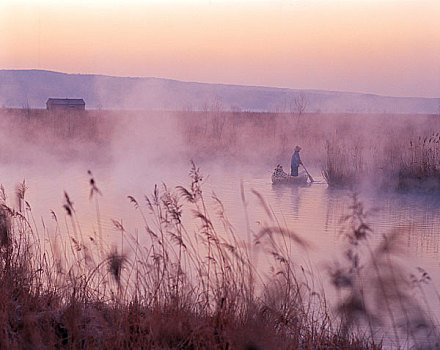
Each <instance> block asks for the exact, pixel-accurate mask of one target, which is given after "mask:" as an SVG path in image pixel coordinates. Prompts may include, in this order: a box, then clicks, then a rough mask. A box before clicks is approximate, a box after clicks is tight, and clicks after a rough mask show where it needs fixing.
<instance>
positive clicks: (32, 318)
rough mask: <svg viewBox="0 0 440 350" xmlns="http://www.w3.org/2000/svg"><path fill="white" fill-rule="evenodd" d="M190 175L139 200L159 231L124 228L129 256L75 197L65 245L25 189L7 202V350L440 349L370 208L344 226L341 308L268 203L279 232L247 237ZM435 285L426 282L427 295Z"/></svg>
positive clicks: (1, 213) (334, 273)
mask: <svg viewBox="0 0 440 350" xmlns="http://www.w3.org/2000/svg"><path fill="white" fill-rule="evenodd" d="M89 175H90V196H91V199H93V200H96V201H98V198H99V196H100V191H99V188H98V187H97V183H96V181H95V179H94V178H93V175H92V173H91V172H89ZM190 175H191V179H192V181H191V184H190V186H189V187H181V186H179V187H177V188H176V189H175V190H170V189H168V188H167V186H166V185H163V187H162V188H161V189H159V188H158V187H157V186H156V187H155V188H154V190H153V193H152V194H151V195H148V196H145V198H144V201H143V203H140V202H139V201H138V200H137V199H136V198H134V197H132V196H129V197H128V200H129V201H130V202H131V203H132V205H133V208H134V210H136V211H137V212H138V213H139V215H140V217H141V219H142V220H143V221H144V226H145V231H144V232H143V233H136V232H128V231H127V230H126V229H125V227H124V225H123V224H122V221H121V220H113V225H114V227H115V229H116V230H117V231H118V232H119V233H120V243H119V244H118V246H117V247H116V246H112V245H107V244H105V242H104V240H103V238H102V232H101V231H100V230H99V231H98V232H95V233H94V234H91V235H88V234H86V233H85V232H83V230H82V229H81V225H80V224H79V222H80V220H79V218H78V217H77V214H76V208H75V207H74V205H73V203H72V200H71V199H70V197H69V195H68V194H67V193H66V194H65V203H64V209H65V212H66V214H65V215H66V217H65V219H66V224H67V226H66V228H65V229H62V227H63V225H59V224H58V221H59V219H58V218H57V217H56V215H55V213H52V214H53V220H54V222H55V223H56V230H55V231H56V232H47V228H46V226H43V231H41V230H39V229H38V227H37V226H36V224H35V220H33V217H32V210H31V207H30V205H29V203H27V202H26V199H25V194H26V184H25V183H24V182H23V183H22V184H19V186H17V191H16V195H17V198H18V199H19V203H21V204H20V205H19V207H18V209H17V210H14V209H12V208H10V207H8V205H7V201H6V195H5V193H4V190H3V188H1V191H0V193H1V207H0V265H1V269H0V315H1V322H2V325H3V326H2V331H1V333H0V346H1V347H2V348H29V347H32V348H106V349H107V348H110V349H116V348H118V349H119V348H161V349H175V348H178V349H202V348H218V349H227V348H231V349H312V348H313V349H381V348H382V340H381V339H382V338H383V337H388V335H386V334H385V333H383V332H381V330H382V331H383V329H384V327H385V328H387V326H384V325H385V324H387V322H391V323H390V324H391V327H390V329H391V330H392V331H393V334H392V335H391V339H393V343H392V344H394V345H395V346H396V347H397V348H402V347H411V346H412V345H414V344H422V343H420V341H419V339H423V344H425V345H426V344H435V342H436V339H438V336H437V331H436V329H435V327H434V326H433V322H432V321H431V319H430V318H429V317H428V316H427V315H428V314H427V313H425V311H424V310H425V309H423V308H422V307H421V306H420V304H419V302H418V301H417V300H416V299H415V298H414V297H413V296H412V295H411V293H408V291H409V290H408V286H407V284H406V283H407V281H409V280H408V279H409V277H408V276H409V275H408V274H406V273H405V271H404V270H403V269H402V267H401V266H400V265H399V264H398V262H397V261H396V257H397V247H398V245H397V244H396V241H397V237H398V235H397V234H391V235H387V236H385V237H384V240H383V242H381V243H380V244H379V245H378V246H372V245H371V242H370V240H369V239H368V236H369V235H370V234H371V229H370V227H369V225H368V223H367V222H366V219H367V217H368V213H367V212H366V211H365V210H364V208H363V206H362V204H361V203H360V202H359V201H358V200H357V197H356V196H353V204H352V206H351V208H350V209H351V212H350V213H348V214H347V216H346V217H345V218H342V221H341V224H342V227H343V228H344V231H343V235H344V237H346V238H347V251H346V254H345V255H344V257H343V259H344V260H343V261H342V262H341V263H340V264H339V265H334V266H329V276H330V279H331V281H332V284H333V285H334V286H335V288H336V291H338V295H339V296H340V297H339V299H338V300H339V302H338V303H337V305H336V308H334V307H331V306H330V303H329V300H328V299H327V297H326V295H325V293H324V292H323V289H322V287H316V286H317V284H316V280H315V276H314V275H313V272H312V271H308V270H307V269H305V268H304V266H302V265H301V264H300V262H299V261H296V260H295V259H294V258H293V256H295V254H293V253H294V251H295V250H307V249H308V247H309V244H308V242H307V241H306V240H304V238H302V237H301V236H299V235H298V234H297V233H295V232H293V231H291V230H289V229H288V228H286V227H283V226H281V225H280V224H279V223H278V220H277V218H276V217H274V215H273V213H272V212H271V211H270V209H269V207H268V205H267V203H265V201H264V199H263V198H262V197H261V195H259V194H258V193H254V195H256V196H257V198H258V199H259V200H260V203H261V205H262V207H263V208H265V210H266V215H267V218H266V219H265V221H267V223H266V224H264V225H262V227H261V229H260V231H259V232H256V233H254V234H253V237H251V234H252V232H251V230H250V228H248V232H247V233H242V232H236V231H235V230H234V228H233V226H232V224H231V223H230V222H229V220H228V218H227V215H226V212H225V208H224V207H223V205H222V202H221V201H220V199H219V198H217V197H215V196H214V197H213V198H212V199H213V201H214V202H215V203H217V204H216V206H215V207H214V208H213V207H212V206H210V207H209V208H211V209H210V210H208V205H207V203H206V200H205V194H204V192H203V188H202V183H203V177H202V175H201V174H200V171H199V169H198V168H196V167H195V166H193V167H192V169H191V172H190ZM243 200H244V201H246V200H245V198H243ZM213 212H215V213H216V214H215V215H214V216H212V213H213ZM189 213H192V215H193V218H192V219H190V220H189V221H188V220H185V215H188V214H189ZM97 219H98V220H100V217H99V212H97ZM188 223H190V227H189V226H188ZM245 237H247V238H245ZM258 261H259V262H260V263H258ZM379 265H380V268H379ZM429 279H430V277H429V276H428V275H427V274H426V273H424V274H421V276H420V277H417V278H416V277H414V276H413V282H414V283H415V285H417V287H418V288H423V286H422V284H423V283H425V282H429ZM318 285H319V284H318ZM366 286H368V288H367V287H366ZM390 320H391V321H390ZM420 337H421V338H420Z"/></svg>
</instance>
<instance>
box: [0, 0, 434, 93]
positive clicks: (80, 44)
mask: <svg viewBox="0 0 440 350" xmlns="http://www.w3.org/2000/svg"><path fill="white" fill-rule="evenodd" d="M0 69H47V70H55V71H60V72H66V73H84V74H86V73H92V74H106V75H115V76H133V77H138V76H139V77H159V78H171V79H177V80H184V81H198V82H209V83H226V84H241V85H262V86H274V87H287V88H294V89H324V90H332V91H353V92H366V93H375V94H380V95H389V96H417V97H440V1H438V0H398V1H396V0H381V1H380V0H272V1H265V0H198V1H196V0H193V1H185V0H180V1H179V0H164V1H158V0H148V1H147V0H145V1H140V0H125V1H122V0H121V1H116V0H113V1H111V0H108V1H104V0H88V1H86V0H75V1H71V0H1V1H0Z"/></svg>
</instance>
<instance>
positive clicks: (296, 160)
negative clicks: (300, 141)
mask: <svg viewBox="0 0 440 350" xmlns="http://www.w3.org/2000/svg"><path fill="white" fill-rule="evenodd" d="M299 151H301V147H299V146H296V147H295V152H294V153H293V155H292V160H291V162H290V175H291V176H298V167H299V166H300V165H301V164H302V162H301V158H300V156H299Z"/></svg>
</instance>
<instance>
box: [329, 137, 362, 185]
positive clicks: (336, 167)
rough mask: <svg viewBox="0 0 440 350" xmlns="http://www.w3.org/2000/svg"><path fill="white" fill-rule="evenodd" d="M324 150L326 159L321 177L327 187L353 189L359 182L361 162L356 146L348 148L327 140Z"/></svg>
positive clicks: (358, 149)
mask: <svg viewBox="0 0 440 350" xmlns="http://www.w3.org/2000/svg"><path fill="white" fill-rule="evenodd" d="M325 150H326V155H327V158H326V162H325V165H324V166H323V167H322V175H323V177H324V179H325V181H326V182H327V183H328V185H329V187H353V186H354V185H356V184H357V183H359V182H360V180H361V176H362V174H361V173H362V168H363V161H362V156H361V152H360V148H359V147H358V146H353V147H351V148H348V147H347V146H343V145H340V144H338V143H336V142H334V141H333V142H331V141H329V140H327V141H326V145H325Z"/></svg>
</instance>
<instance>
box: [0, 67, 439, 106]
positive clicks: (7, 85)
mask: <svg viewBox="0 0 440 350" xmlns="http://www.w3.org/2000/svg"><path fill="white" fill-rule="evenodd" d="M300 94H301V95H302V96H303V98H304V100H305V101H306V110H305V112H322V113H411V114H413V113H416V114H438V113H440V111H439V108H440V107H439V106H440V98H418V97H386V96H379V95H372V94H362V93H350V92H333V91H320V90H293V89H282V88H272V87H260V86H242V85H224V84H205V83H193V82H183V81H177V80H170V79H159V78H125V77H112V76H105V75H90V74H65V73H59V72H52V71H44V70H0V107H13V108H22V107H28V106H29V107H30V108H45V103H46V101H47V99H48V98H49V97H59V98H66V97H68V98H83V99H84V100H85V101H86V108H88V109H97V108H103V109H148V110H207V109H208V110H215V109H223V110H235V111H240V110H241V111H271V112H292V111H296V110H297V107H296V105H295V98H298V96H299V95H300Z"/></svg>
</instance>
